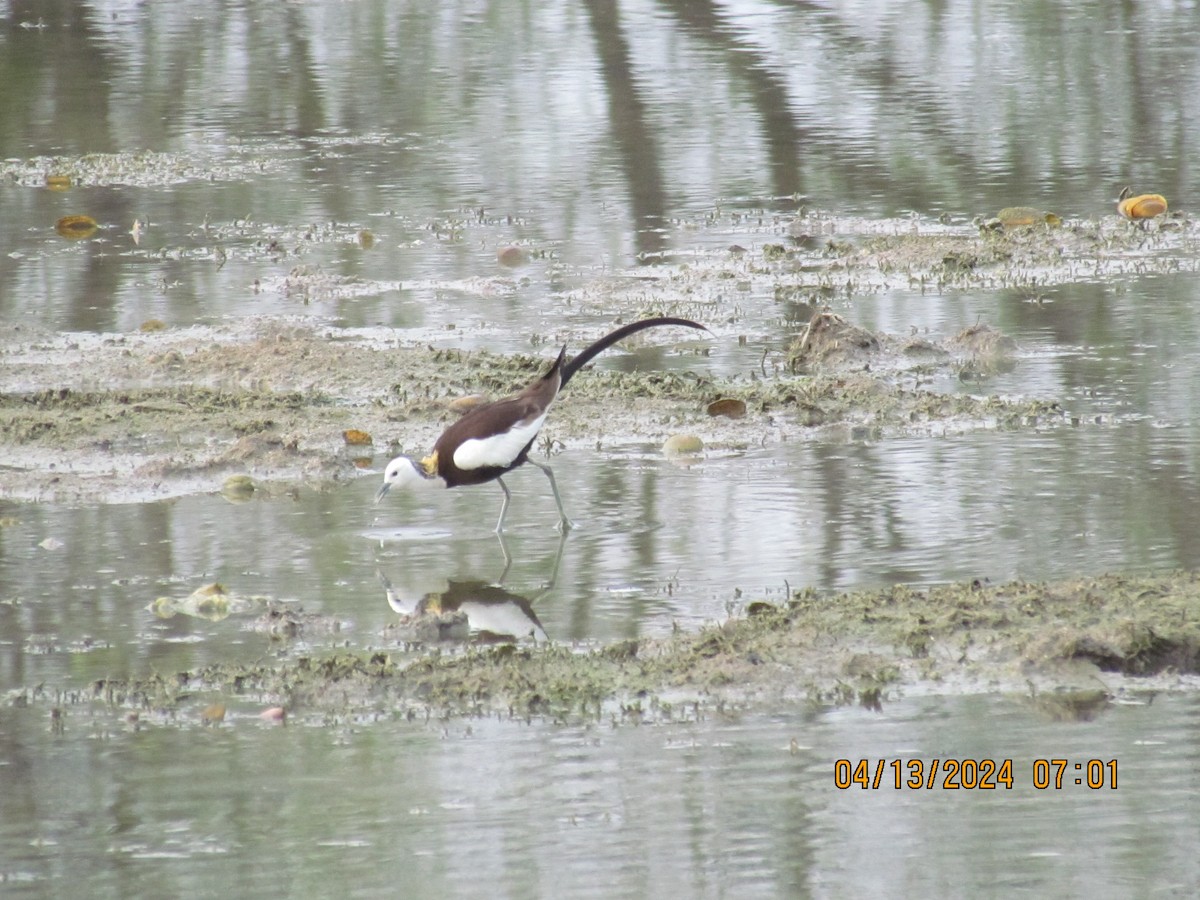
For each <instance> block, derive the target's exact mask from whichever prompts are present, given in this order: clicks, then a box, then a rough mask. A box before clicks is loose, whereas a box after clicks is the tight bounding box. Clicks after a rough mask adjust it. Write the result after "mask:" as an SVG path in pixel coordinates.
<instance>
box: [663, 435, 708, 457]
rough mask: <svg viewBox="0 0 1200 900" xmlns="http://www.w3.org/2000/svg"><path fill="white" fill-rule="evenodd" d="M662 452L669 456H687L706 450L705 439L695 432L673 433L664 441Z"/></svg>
mask: <svg viewBox="0 0 1200 900" xmlns="http://www.w3.org/2000/svg"><path fill="white" fill-rule="evenodd" d="M662 452H663V453H664V454H665V455H667V456H686V455H690V454H695V453H702V452H704V441H702V440H700V438H698V437H696V435H694V434H673V435H671V436H670V437H669V438H667V439H666V441H664V442H663V445H662Z"/></svg>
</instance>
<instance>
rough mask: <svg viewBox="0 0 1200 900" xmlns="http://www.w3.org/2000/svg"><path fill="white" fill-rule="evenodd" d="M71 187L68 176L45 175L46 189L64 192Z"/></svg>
mask: <svg viewBox="0 0 1200 900" xmlns="http://www.w3.org/2000/svg"><path fill="white" fill-rule="evenodd" d="M70 186H71V176H70V175H47V176H46V187H48V188H50V190H52V191H65V190H67V189H68V188H69V187H70Z"/></svg>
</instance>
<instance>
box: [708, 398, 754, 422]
mask: <svg viewBox="0 0 1200 900" xmlns="http://www.w3.org/2000/svg"><path fill="white" fill-rule="evenodd" d="M707 412H708V414H709V415H710V416H712V417H714V418H716V417H718V416H724V417H725V418H726V419H741V418H744V417H745V415H746V403H745V401H744V400H737V399H734V398H732V397H722V398H721V399H720V400H714V401H713V402H712V403H710V404H708V407H707Z"/></svg>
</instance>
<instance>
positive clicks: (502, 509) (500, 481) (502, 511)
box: [496, 460, 532, 534]
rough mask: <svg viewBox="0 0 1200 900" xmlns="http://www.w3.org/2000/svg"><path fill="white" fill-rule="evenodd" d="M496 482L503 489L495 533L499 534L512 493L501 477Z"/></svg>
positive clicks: (502, 527) (502, 528)
mask: <svg viewBox="0 0 1200 900" xmlns="http://www.w3.org/2000/svg"><path fill="white" fill-rule="evenodd" d="M531 461H532V460H531ZM496 483H497V484H499V485H500V489H501V490H503V491H504V504H503V505H502V506H501V507H500V519H499V521H498V522H496V534H499V533H500V532H502V531H503V530H504V517H505V516H507V515H508V501H509V500H511V499H512V494H510V493H509V492H508V485H507V484H505V483H504V479H503V478H497V479H496Z"/></svg>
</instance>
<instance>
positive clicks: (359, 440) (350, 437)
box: [342, 428, 371, 447]
mask: <svg viewBox="0 0 1200 900" xmlns="http://www.w3.org/2000/svg"><path fill="white" fill-rule="evenodd" d="M342 440H344V441H345V442H346V443H347V444H349V445H350V446H351V447H365V446H367V445H369V444H370V443H371V435H369V434H367V432H365V431H359V430H358V429H357V428H347V429H346V430H345V431H343V432H342Z"/></svg>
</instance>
